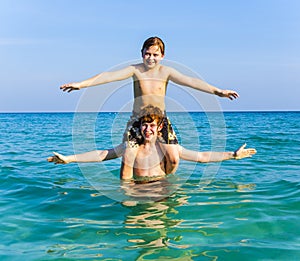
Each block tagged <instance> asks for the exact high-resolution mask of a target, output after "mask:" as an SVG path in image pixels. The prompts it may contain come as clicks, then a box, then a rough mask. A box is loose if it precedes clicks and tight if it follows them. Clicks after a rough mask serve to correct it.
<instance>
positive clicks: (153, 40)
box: [141, 36, 165, 55]
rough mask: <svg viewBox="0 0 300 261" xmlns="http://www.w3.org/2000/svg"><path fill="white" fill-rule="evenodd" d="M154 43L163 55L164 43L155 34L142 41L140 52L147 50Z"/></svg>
mask: <svg viewBox="0 0 300 261" xmlns="http://www.w3.org/2000/svg"><path fill="white" fill-rule="evenodd" d="M154 45H156V46H158V47H159V49H160V51H161V53H162V55H165V44H164V42H163V40H162V39H160V38H159V37H157V36H154V37H150V38H148V39H147V40H146V41H145V42H144V44H143V47H142V50H141V52H142V54H143V52H144V50H147V49H148V48H149V47H151V46H154Z"/></svg>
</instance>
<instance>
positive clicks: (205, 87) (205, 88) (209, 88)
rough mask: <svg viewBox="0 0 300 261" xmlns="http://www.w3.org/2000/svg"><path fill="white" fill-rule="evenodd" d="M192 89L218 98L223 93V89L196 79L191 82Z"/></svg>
mask: <svg viewBox="0 0 300 261" xmlns="http://www.w3.org/2000/svg"><path fill="white" fill-rule="evenodd" d="M190 87H191V88H193V89H195V90H198V91H202V92H206V93H209V94H215V95H218V96H220V95H221V93H222V90H221V89H219V88H217V87H215V86H213V85H211V84H209V83H207V82H205V81H202V80H201V79H197V78H194V79H193V80H192V81H191V84H190Z"/></svg>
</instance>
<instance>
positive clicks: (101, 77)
mask: <svg viewBox="0 0 300 261" xmlns="http://www.w3.org/2000/svg"><path fill="white" fill-rule="evenodd" d="M107 74H108V73H107V72H103V73H99V74H97V75H95V76H93V77H91V78H89V79H86V80H83V81H81V82H79V83H78V84H79V88H80V89H82V88H87V87H91V86H96V85H101V84H105V83H108V82H109V79H108V77H107V76H108V75H107Z"/></svg>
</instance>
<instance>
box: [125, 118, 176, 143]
mask: <svg viewBox="0 0 300 261" xmlns="http://www.w3.org/2000/svg"><path fill="white" fill-rule="evenodd" d="M158 141H159V142H160V143H163V144H178V140H177V136H176V133H175V131H174V130H173V127H172V124H171V122H170V120H169V118H168V117H167V116H165V117H164V118H163V128H162V129H161V131H160V132H159V136H158ZM123 142H124V143H125V144H126V147H129V148H137V147H139V145H140V144H142V143H143V136H142V134H141V131H140V122H139V117H138V115H136V114H133V115H131V116H130V119H129V121H128V122H127V127H126V130H125V133H124V136H123Z"/></svg>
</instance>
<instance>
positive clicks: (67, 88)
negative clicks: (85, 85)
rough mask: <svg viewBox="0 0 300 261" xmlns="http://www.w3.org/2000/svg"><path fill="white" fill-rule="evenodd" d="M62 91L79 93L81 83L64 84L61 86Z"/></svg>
mask: <svg viewBox="0 0 300 261" xmlns="http://www.w3.org/2000/svg"><path fill="white" fill-rule="evenodd" d="M60 89H61V90H63V91H64V92H71V91H78V90H80V83H78V82H72V83H67V84H63V85H61V86H60Z"/></svg>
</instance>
